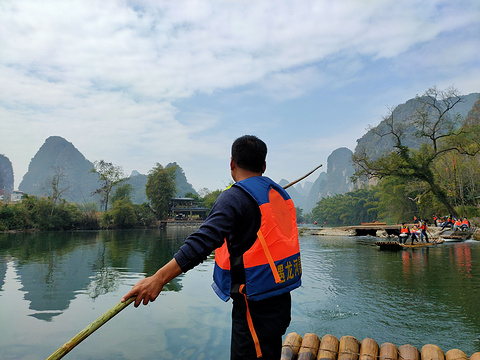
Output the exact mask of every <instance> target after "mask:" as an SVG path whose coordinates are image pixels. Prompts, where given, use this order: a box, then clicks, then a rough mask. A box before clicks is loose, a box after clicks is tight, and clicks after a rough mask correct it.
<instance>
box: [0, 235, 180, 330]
mask: <svg viewBox="0 0 480 360" xmlns="http://www.w3.org/2000/svg"><path fill="white" fill-rule="evenodd" d="M6 236H8V240H9V241H6V242H4V241H3V239H4V237H3V235H2V238H1V239H0V241H2V245H3V246H2V247H1V248H0V285H1V287H3V284H4V282H5V280H4V279H5V273H6V269H7V259H8V258H13V259H14V267H15V271H16V273H17V274H18V280H19V281H20V283H21V285H22V287H21V289H20V290H21V291H23V292H24V299H25V300H27V301H29V302H30V304H29V308H30V309H31V310H34V311H35V312H34V313H33V314H30V316H33V317H35V318H38V319H41V320H45V321H51V320H52V318H53V317H55V316H56V315H59V314H61V313H62V312H63V311H64V310H66V309H67V308H68V307H69V306H70V302H71V301H72V300H73V299H75V298H76V296H78V294H86V295H87V296H89V297H90V298H96V297H98V296H100V295H102V294H106V293H108V292H110V291H113V290H115V289H117V287H118V285H119V284H120V282H121V281H123V279H125V277H126V276H125V275H127V274H126V273H125V271H126V269H129V270H128V271H129V272H130V273H132V272H133V273H137V274H146V275H151V274H153V273H154V272H155V271H156V270H157V269H158V268H159V267H160V266H162V265H163V264H165V263H166V262H167V261H168V260H170V259H171V257H172V256H173V254H174V253H175V251H176V250H177V249H178V247H179V245H180V244H179V243H178V240H177V239H176V238H175V239H172V238H167V236H166V233H165V232H160V231H131V232H84V233H39V234H10V235H6ZM6 244H8V246H5V245H6ZM180 289H181V284H180V282H179V281H174V282H172V283H171V284H169V286H168V287H166V289H164V290H169V291H179V290H180Z"/></svg>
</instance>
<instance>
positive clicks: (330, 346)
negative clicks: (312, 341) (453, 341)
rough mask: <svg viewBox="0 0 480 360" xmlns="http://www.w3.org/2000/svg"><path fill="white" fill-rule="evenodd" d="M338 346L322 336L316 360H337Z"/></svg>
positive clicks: (332, 337) (336, 340)
mask: <svg viewBox="0 0 480 360" xmlns="http://www.w3.org/2000/svg"><path fill="white" fill-rule="evenodd" d="M339 344H340V341H339V340H338V339H337V338H336V337H335V336H333V335H330V334H327V335H324V336H323V337H322V341H320V349H319V351H318V355H317V360H337V354H338V346H339ZM478 360H480V359H478Z"/></svg>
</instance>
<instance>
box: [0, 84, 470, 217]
mask: <svg viewBox="0 0 480 360" xmlns="http://www.w3.org/2000/svg"><path fill="white" fill-rule="evenodd" d="M479 96H480V94H479V93H472V94H469V95H464V96H462V98H463V102H462V103H459V104H458V105H457V106H455V108H454V111H455V113H459V114H460V115H461V116H462V118H467V119H468V118H472V119H478V113H480V99H479ZM418 107H419V102H418V100H417V99H410V100H408V101H407V102H405V103H404V104H400V105H398V106H397V107H396V108H395V109H394V111H393V115H394V119H395V121H400V122H404V121H406V120H407V119H409V118H410V117H411V116H412V115H413V114H414V112H415V110H416V109H418ZM467 121H468V120H467ZM472 121H473V120H472ZM384 129H386V123H385V120H382V121H381V122H380V123H379V124H378V125H377V126H376V127H372V128H371V129H370V130H368V131H367V132H366V133H365V134H364V135H363V136H362V137H361V138H359V139H358V140H357V146H356V147H355V153H358V152H359V151H363V150H365V151H366V153H367V154H368V155H369V156H372V157H376V156H380V155H382V154H383V153H385V152H387V151H391V149H392V140H391V138H390V137H388V136H386V137H379V136H377V135H376V134H375V131H377V132H382V130H384ZM406 132H407V134H408V136H407V138H408V140H407V141H406V145H408V146H410V147H412V148H419V147H420V145H421V141H420V140H419V139H417V138H415V136H414V135H413V133H414V129H413V128H409V129H407V130H406ZM352 154H353V153H352V151H351V150H350V149H347V148H345V147H341V148H338V149H335V150H334V151H333V152H332V153H331V154H330V156H329V157H328V159H327V164H326V167H325V164H324V167H323V168H322V169H326V171H322V172H320V173H319V174H318V176H317V177H316V180H315V181H312V179H315V176H316V174H313V175H312V176H311V177H310V178H309V179H308V180H304V181H302V182H301V183H298V184H296V185H294V186H292V187H290V188H289V189H288V190H287V192H288V193H289V194H290V196H291V197H292V199H293V201H294V203H295V205H296V206H297V207H300V208H302V209H303V210H304V212H310V211H311V210H312V209H313V207H315V205H316V203H317V202H318V201H319V200H320V199H322V198H323V197H329V196H334V195H336V194H344V193H346V192H349V191H352V190H354V188H355V184H353V183H351V182H350V177H351V176H352V175H353V173H354V168H353V165H352V163H351V156H352ZM5 159H6V160H5ZM9 163H10V162H9V160H8V158H6V157H5V156H3V155H0V189H2V181H3V187H4V188H5V189H6V188H7V185H6V184H8V186H10V188H11V189H12V190H13V170H11V163H10V168H9V167H8V164H9ZM116 165H117V164H116ZM118 165H121V164H118ZM174 165H177V163H175V162H173V163H169V164H168V165H167V166H165V167H166V168H168V167H170V166H174ZM177 166H178V165H177ZM152 167H153V165H152ZM92 168H93V163H92V162H90V161H89V160H87V159H85V157H84V156H83V155H82V154H81V153H80V151H78V150H77V149H76V148H75V147H74V146H73V144H72V143H70V142H68V141H67V140H65V139H63V138H61V137H59V136H51V137H49V138H48V139H47V140H46V141H45V143H44V145H42V147H41V148H40V149H39V150H38V152H37V154H35V156H34V158H32V160H31V162H30V165H29V168H28V172H27V173H26V174H25V176H24V178H23V180H22V182H21V183H20V186H19V190H21V191H24V192H26V193H28V194H31V195H39V196H44V195H50V194H49V190H50V191H51V181H52V178H53V176H54V175H55V174H61V175H62V185H61V186H63V187H64V188H67V190H66V191H65V194H64V198H65V199H66V200H68V201H73V202H77V203H87V202H93V201H94V202H96V201H97V199H96V198H95V197H93V196H92V195H91V194H92V192H93V191H94V190H95V189H97V188H98V187H99V183H98V178H97V176H96V175H95V174H93V173H91V172H90V170H91V169H92ZM9 169H10V170H9ZM176 177H177V179H176V182H177V184H176V186H177V194H176V196H179V197H183V196H185V194H186V193H194V194H196V193H197V192H196V191H195V189H194V188H193V186H192V185H191V184H190V183H189V182H188V180H187V176H186V175H185V173H184V171H183V169H182V168H181V167H180V166H178V168H177V172H176ZM147 179H148V176H147V175H145V174H140V173H138V172H137V171H133V172H132V174H131V176H130V177H129V178H128V179H127V182H128V183H130V184H131V185H132V186H133V188H134V191H133V193H132V201H133V202H134V203H137V204H140V203H143V202H146V201H147V198H146V195H145V185H146V183H147ZM279 183H280V185H282V186H284V185H286V184H288V183H289V181H287V180H285V179H282V180H281V181H280V182H279Z"/></svg>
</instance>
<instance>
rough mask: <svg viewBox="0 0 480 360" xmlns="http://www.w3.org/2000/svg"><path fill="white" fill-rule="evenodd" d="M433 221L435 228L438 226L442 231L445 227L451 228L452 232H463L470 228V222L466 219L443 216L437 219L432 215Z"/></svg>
mask: <svg viewBox="0 0 480 360" xmlns="http://www.w3.org/2000/svg"><path fill="white" fill-rule="evenodd" d="M433 221H434V223H435V226H440V227H441V228H442V230H444V229H445V228H446V227H450V228H452V230H454V231H456V230H461V231H465V230H466V229H468V228H469V227H470V221H468V219H467V218H466V217H464V218H463V219H462V218H454V217H453V216H452V215H448V216H444V217H443V218H442V219H439V218H438V217H437V216H436V215H433Z"/></svg>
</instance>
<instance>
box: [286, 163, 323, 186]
mask: <svg viewBox="0 0 480 360" xmlns="http://www.w3.org/2000/svg"><path fill="white" fill-rule="evenodd" d="M321 167H322V164H320V165H318V166H317V167H316V168H315V169H313V170H312V171H310V172H309V173H308V174H306V175H303V176H302V177H301V178H300V179H297V180H295V181H292V182H291V183H290V184H287V185H285V186H284V187H283V188H284V189H287V188H289V187H290V186H292V185H295V184H296V183H297V182H299V181H301V180H303V179H305V178H306V177H307V176H309V175H311V174H313V173H314V172H315V171H316V170H317V169H319V168H321Z"/></svg>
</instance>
